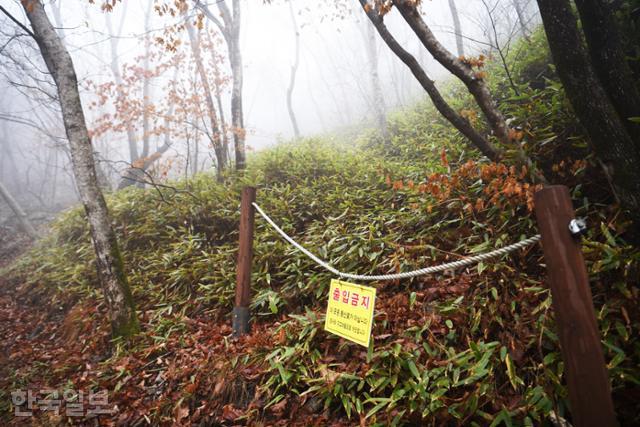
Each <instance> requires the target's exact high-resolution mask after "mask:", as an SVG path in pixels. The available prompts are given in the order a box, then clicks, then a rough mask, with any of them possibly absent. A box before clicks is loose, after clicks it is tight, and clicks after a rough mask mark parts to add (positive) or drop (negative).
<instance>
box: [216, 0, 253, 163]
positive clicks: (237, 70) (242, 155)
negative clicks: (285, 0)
mask: <svg viewBox="0 0 640 427" xmlns="http://www.w3.org/2000/svg"><path fill="white" fill-rule="evenodd" d="M232 3H233V20H231V21H229V22H231V23H232V25H231V28H230V37H229V40H230V42H231V43H230V44H229V62H230V64H231V74H232V76H233V82H232V86H231V124H232V125H233V141H234V151H235V154H236V170H239V171H240V170H244V169H245V167H246V163H247V155H246V149H245V135H246V131H245V129H244V115H243V114H244V113H243V107H242V80H243V71H242V54H241V53H240V0H233V1H232ZM218 7H219V8H220V9H221V10H222V9H223V8H226V4H225V3H224V2H218ZM227 15H228V13H227Z"/></svg>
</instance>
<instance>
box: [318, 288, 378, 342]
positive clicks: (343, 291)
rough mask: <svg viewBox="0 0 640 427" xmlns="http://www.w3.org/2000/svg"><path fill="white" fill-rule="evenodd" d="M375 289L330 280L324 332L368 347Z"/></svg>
mask: <svg viewBox="0 0 640 427" xmlns="http://www.w3.org/2000/svg"><path fill="white" fill-rule="evenodd" d="M375 302H376V288H372V287H369V286H361V285H356V284H354V283H349V282H343V281H341V280H336V279H333V280H331V287H330V288H329V303H328V304H327V317H326V320H325V322H324V329H325V330H326V331H329V332H331V333H333V334H336V335H338V336H341V337H342V338H346V339H348V340H349V341H353V342H355V343H356V344H360V345H363V346H365V347H369V340H370V338H371V327H372V325H373V308H374V306H375Z"/></svg>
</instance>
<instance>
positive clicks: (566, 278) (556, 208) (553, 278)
mask: <svg viewBox="0 0 640 427" xmlns="http://www.w3.org/2000/svg"><path fill="white" fill-rule="evenodd" d="M535 206H536V218H537V220H538V228H539V230H540V234H541V235H542V249H543V252H544V262H545V264H546V266H547V279H548V282H549V285H550V287H551V296H552V300H553V310H554V313H555V319H556V324H557V328H558V337H559V338H560V347H561V351H562V357H563V359H564V366H565V368H564V370H565V375H566V378H567V386H568V389H569V401H570V403H571V415H572V419H573V425H574V426H576V427H585V426H594V427H596V426H597V427H609V426H615V425H617V423H616V418H615V413H614V409H613V401H612V400H611V386H610V383H609V375H608V372H607V369H606V366H605V361H604V355H603V352H602V346H601V344H600V332H599V330H598V324H597V321H596V315H595V310H594V308H593V300H592V296H591V289H590V288H589V277H588V274H587V268H586V266H585V263H584V258H583V256H582V251H581V250H580V243H579V239H578V238H576V237H574V236H573V235H572V234H571V232H570V231H569V223H570V222H571V220H572V219H574V218H575V217H574V211H573V206H572V204H571V197H570V196H569V189H568V188H567V187H565V186H562V185H553V186H549V187H546V188H544V189H542V190H540V191H538V192H537V193H536V194H535Z"/></svg>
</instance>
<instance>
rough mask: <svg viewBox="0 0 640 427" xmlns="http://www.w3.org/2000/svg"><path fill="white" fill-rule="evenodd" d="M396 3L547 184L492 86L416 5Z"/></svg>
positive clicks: (497, 129) (501, 134)
mask: <svg viewBox="0 0 640 427" xmlns="http://www.w3.org/2000/svg"><path fill="white" fill-rule="evenodd" d="M394 4H395V5H396V6H397V7H398V10H399V11H400V14H401V15H402V17H403V18H404V20H405V21H406V22H407V24H409V26H410V27H411V29H412V30H413V32H414V33H415V34H416V36H418V39H419V40H420V41H421V42H422V44H423V45H424V47H426V48H427V50H428V51H429V52H430V53H431V55H432V56H433V57H434V58H435V60H436V61H438V62H439V63H440V64H441V65H442V66H444V67H445V68H446V69H447V70H449V71H450V72H451V73H452V74H453V75H455V76H456V77H458V78H459V79H460V80H461V81H462V82H463V83H464V84H465V86H466V87H467V90H468V91H469V93H471V95H473V98H474V99H475V100H476V103H477V104H478V106H479V107H480V109H481V110H482V112H483V114H484V116H485V118H486V119H487V123H488V124H489V126H490V127H491V129H492V131H493V134H494V135H495V136H496V138H498V141H500V142H501V143H502V144H503V145H505V146H507V147H509V146H510V147H511V149H513V151H514V154H515V158H516V161H517V162H518V164H521V165H524V166H526V167H527V168H528V169H529V170H530V171H531V172H532V176H533V177H534V178H535V179H537V180H538V181H540V182H542V183H546V179H545V177H544V176H543V175H542V173H541V172H540V171H539V170H536V169H535V166H534V164H533V162H532V161H531V159H530V158H529V157H528V156H527V155H526V153H525V152H524V150H522V147H520V144H519V143H518V142H517V141H515V140H512V139H511V136H510V134H509V127H508V126H507V123H506V121H505V118H504V116H503V115H502V113H501V112H500V110H499V109H498V107H497V105H496V103H495V101H494V99H493V97H492V96H491V92H490V91H489V87H488V86H487V84H486V82H485V81H484V79H483V78H482V77H480V76H478V75H477V73H476V72H474V71H473V69H472V68H471V67H470V66H468V65H467V64H465V63H464V62H463V61H462V60H461V59H460V58H456V57H455V55H453V54H451V52H449V51H448V50H447V49H446V48H445V47H444V46H443V45H442V44H440V42H439V41H438V39H436V37H435V36H434V34H433V32H431V29H430V28H429V26H428V25H427V24H426V23H425V22H424V20H423V19H422V16H420V13H419V12H418V9H417V6H416V4H415V2H412V1H411V0H396V1H395V2H394Z"/></svg>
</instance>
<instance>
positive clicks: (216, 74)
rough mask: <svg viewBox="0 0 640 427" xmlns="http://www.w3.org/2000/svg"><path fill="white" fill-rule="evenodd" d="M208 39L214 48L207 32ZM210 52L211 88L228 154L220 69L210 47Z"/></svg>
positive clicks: (213, 51) (223, 144) (227, 136)
mask: <svg viewBox="0 0 640 427" xmlns="http://www.w3.org/2000/svg"><path fill="white" fill-rule="evenodd" d="M207 35H208V37H209V42H210V43H211V46H214V41H213V39H212V38H211V35H210V34H209V33H208V32H207ZM210 51H211V59H212V61H211V63H212V64H213V86H214V87H215V94H216V104H217V107H218V114H219V115H220V131H221V132H222V146H223V147H227V149H226V151H227V152H229V133H228V132H229V130H228V126H227V121H226V119H225V116H224V107H223V106H222V87H221V81H222V73H221V72H220V67H218V58H216V50H215V49H214V48H213V47H212V48H211V49H210Z"/></svg>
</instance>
